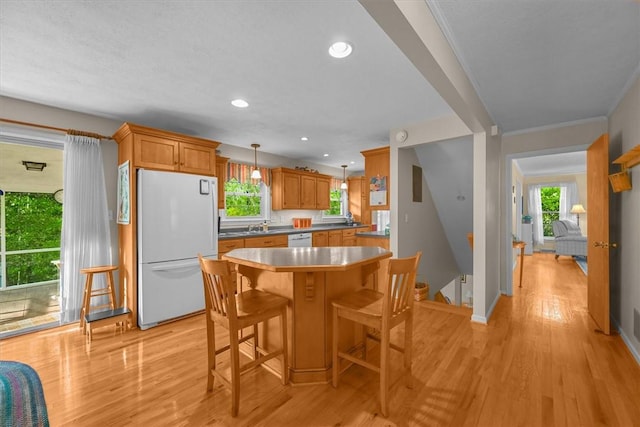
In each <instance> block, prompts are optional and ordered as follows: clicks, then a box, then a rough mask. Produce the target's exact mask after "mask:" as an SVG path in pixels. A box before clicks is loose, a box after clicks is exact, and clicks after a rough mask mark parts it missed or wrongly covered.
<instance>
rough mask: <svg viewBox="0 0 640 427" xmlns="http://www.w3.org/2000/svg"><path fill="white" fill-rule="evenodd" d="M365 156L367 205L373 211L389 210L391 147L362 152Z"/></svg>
mask: <svg viewBox="0 0 640 427" xmlns="http://www.w3.org/2000/svg"><path fill="white" fill-rule="evenodd" d="M361 153H362V155H363V156H364V174H365V182H366V185H367V186H368V188H367V189H366V192H367V204H368V206H369V208H370V209H371V210H388V209H389V206H390V201H389V199H390V193H389V189H390V186H389V184H390V182H389V178H390V177H389V174H390V170H391V168H390V162H389V147H388V146H387V147H381V148H374V149H372V150H366V151H361Z"/></svg>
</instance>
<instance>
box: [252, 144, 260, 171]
mask: <svg viewBox="0 0 640 427" xmlns="http://www.w3.org/2000/svg"><path fill="white" fill-rule="evenodd" d="M251 146H252V147H253V152H254V156H253V172H251V179H261V178H262V176H261V175H260V169H258V147H260V144H251Z"/></svg>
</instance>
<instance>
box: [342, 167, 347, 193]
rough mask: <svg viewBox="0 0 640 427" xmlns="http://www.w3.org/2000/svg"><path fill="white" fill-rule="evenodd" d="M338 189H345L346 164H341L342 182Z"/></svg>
mask: <svg viewBox="0 0 640 427" xmlns="http://www.w3.org/2000/svg"><path fill="white" fill-rule="evenodd" d="M340 189H341V190H346V189H347V165H342V184H340Z"/></svg>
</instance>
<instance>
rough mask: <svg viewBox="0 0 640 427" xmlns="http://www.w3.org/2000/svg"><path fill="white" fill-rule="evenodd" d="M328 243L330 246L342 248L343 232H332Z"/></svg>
mask: <svg viewBox="0 0 640 427" xmlns="http://www.w3.org/2000/svg"><path fill="white" fill-rule="evenodd" d="M328 243H329V246H342V230H331V231H330V232H329V242H328Z"/></svg>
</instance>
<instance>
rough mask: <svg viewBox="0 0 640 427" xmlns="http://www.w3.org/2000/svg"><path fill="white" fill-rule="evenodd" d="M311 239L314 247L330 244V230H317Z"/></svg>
mask: <svg viewBox="0 0 640 427" xmlns="http://www.w3.org/2000/svg"><path fill="white" fill-rule="evenodd" d="M311 239H312V243H313V247H314V248H319V247H324V246H327V245H328V244H329V232H327V231H316V232H314V233H313V234H311Z"/></svg>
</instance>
